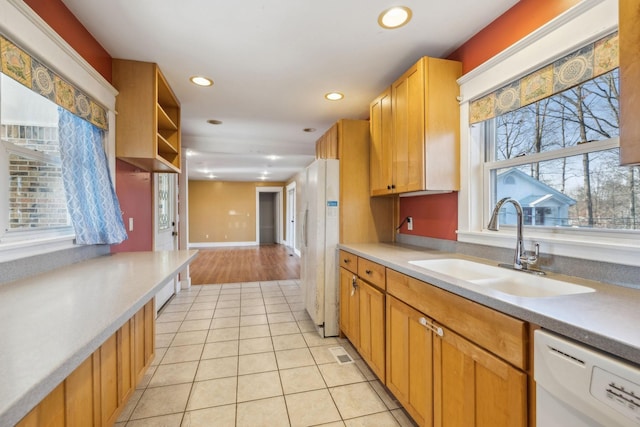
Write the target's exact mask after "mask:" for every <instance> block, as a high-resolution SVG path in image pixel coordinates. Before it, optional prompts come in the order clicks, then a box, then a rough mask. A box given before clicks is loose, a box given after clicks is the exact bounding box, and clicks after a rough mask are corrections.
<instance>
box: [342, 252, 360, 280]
mask: <svg viewBox="0 0 640 427" xmlns="http://www.w3.org/2000/svg"><path fill="white" fill-rule="evenodd" d="M340 267H343V268H346V269H347V270H349V271H350V272H352V273H355V274H358V257H357V256H356V255H354V254H352V253H349V252H345V251H342V250H341V251H340Z"/></svg>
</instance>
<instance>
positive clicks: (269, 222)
mask: <svg viewBox="0 0 640 427" xmlns="http://www.w3.org/2000/svg"><path fill="white" fill-rule="evenodd" d="M282 222H283V219H282V187H256V244H259V245H272V244H275V243H282V228H283V227H282Z"/></svg>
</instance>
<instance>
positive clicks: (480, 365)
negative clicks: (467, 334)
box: [433, 325, 527, 427]
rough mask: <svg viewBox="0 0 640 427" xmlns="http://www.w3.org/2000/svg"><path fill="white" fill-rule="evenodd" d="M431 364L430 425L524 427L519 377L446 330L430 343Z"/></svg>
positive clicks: (524, 403)
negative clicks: (432, 402)
mask: <svg viewBox="0 0 640 427" xmlns="http://www.w3.org/2000/svg"><path fill="white" fill-rule="evenodd" d="M497 326H498V325H496V327H497ZM433 365H434V369H433V370H434V390H435V392H434V425H436V426H439V427H440V426H442V427H465V426H476V427H525V426H526V425H527V374H525V373H524V372H522V371H520V370H518V369H516V368H514V367H513V366H511V365H509V364H508V363H506V362H505V361H503V360H501V359H499V358H497V357H496V356H494V355H492V354H491V353H489V352H487V351H485V350H484V349H482V348H481V347H479V346H477V345H475V344H474V343H472V342H470V341H468V340H466V339H464V338H463V337H462V336H460V335H458V334H456V333H455V332H453V331H451V330H449V329H447V328H443V334H442V337H438V338H437V339H436V340H435V341H434V356H433Z"/></svg>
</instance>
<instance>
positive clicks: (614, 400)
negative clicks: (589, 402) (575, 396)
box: [589, 366, 640, 423]
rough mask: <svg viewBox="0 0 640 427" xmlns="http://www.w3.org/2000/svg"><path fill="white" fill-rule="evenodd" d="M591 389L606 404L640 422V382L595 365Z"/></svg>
mask: <svg viewBox="0 0 640 427" xmlns="http://www.w3.org/2000/svg"><path fill="white" fill-rule="evenodd" d="M589 391H590V392H591V395H592V396H593V397H595V398H596V399H598V400H599V401H601V402H602V403H604V404H605V405H607V406H610V407H612V408H613V409H615V410H616V411H618V412H620V413H622V414H623V415H624V416H626V417H628V418H631V419H632V420H635V421H636V422H638V423H640V384H636V383H634V382H631V381H629V380H627V379H624V378H622V377H619V376H618V375H616V374H613V373H611V372H608V371H606V370H604V369H602V368H600V367H598V366H594V367H593V371H592V374H591V387H590V390H589Z"/></svg>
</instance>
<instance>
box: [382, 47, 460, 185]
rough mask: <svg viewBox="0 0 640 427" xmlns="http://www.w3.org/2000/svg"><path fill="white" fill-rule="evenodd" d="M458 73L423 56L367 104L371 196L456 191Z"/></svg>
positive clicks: (452, 65) (442, 61)
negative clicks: (369, 134) (369, 136)
mask: <svg viewBox="0 0 640 427" xmlns="http://www.w3.org/2000/svg"><path fill="white" fill-rule="evenodd" d="M461 74H462V65H461V63H460V62H458V61H451V60H446V59H438V58H429V57H423V58H421V59H420V60H419V61H418V62H416V63H415V64H414V65H413V66H412V67H411V68H409V69H408V70H407V71H406V72H405V73H404V74H403V75H402V76H400V78H398V79H397V80H396V81H395V82H394V83H393V84H392V85H391V87H390V89H387V90H385V92H383V93H382V94H381V95H380V96H379V97H378V98H376V99H375V100H374V101H373V102H372V103H371V104H370V117H371V123H370V133H371V160H370V161H371V180H370V181H371V187H370V194H371V195H372V196H378V195H387V194H395V193H409V192H418V191H457V190H459V188H460V177H459V175H460V172H459V170H460V169H459V162H460V149H459V144H460V113H459V110H460V108H459V105H458V100H457V96H458V94H459V88H458V83H457V79H458V78H459V77H460V76H461Z"/></svg>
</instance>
